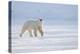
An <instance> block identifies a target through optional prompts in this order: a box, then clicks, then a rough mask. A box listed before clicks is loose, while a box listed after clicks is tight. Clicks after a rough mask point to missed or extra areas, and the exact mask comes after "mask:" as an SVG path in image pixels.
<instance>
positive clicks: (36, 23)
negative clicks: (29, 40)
mask: <svg viewBox="0 0 80 54" xmlns="http://www.w3.org/2000/svg"><path fill="white" fill-rule="evenodd" d="M26 31H28V32H29V35H30V36H31V37H32V36H33V35H32V31H33V34H34V36H35V37H36V36H37V31H39V33H40V34H41V37H42V36H43V30H42V19H38V20H29V21H27V22H25V23H24V25H23V28H22V30H21V33H20V37H22V35H23V34H24V32H26Z"/></svg>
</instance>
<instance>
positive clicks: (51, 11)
mask: <svg viewBox="0 0 80 54" xmlns="http://www.w3.org/2000/svg"><path fill="white" fill-rule="evenodd" d="M77 15H78V6H77V5H65V4H47V3H32V2H19V1H18V2H17V1H14V2H12V24H13V25H16V24H23V23H24V22H25V21H27V20H28V19H30V18H33V19H37V18H38V17H42V18H43V21H44V22H45V24H46V25H77V21H78V16H77Z"/></svg>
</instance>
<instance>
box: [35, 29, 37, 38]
mask: <svg viewBox="0 0 80 54" xmlns="http://www.w3.org/2000/svg"><path fill="white" fill-rule="evenodd" d="M34 35H35V37H37V29H34Z"/></svg>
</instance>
